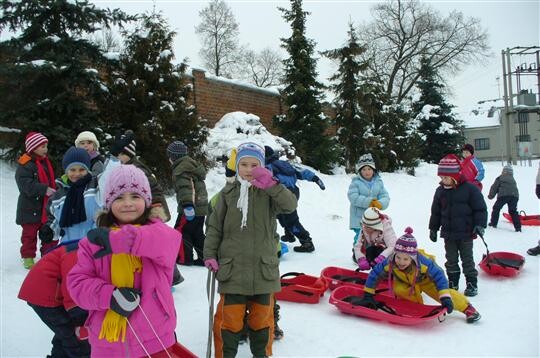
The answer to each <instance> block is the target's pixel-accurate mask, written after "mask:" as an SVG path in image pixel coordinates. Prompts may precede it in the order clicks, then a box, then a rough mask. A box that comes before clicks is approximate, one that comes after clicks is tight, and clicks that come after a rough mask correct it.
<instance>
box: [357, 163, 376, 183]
mask: <svg viewBox="0 0 540 358" xmlns="http://www.w3.org/2000/svg"><path fill="white" fill-rule="evenodd" d="M374 173H375V171H374V170H373V168H372V167H370V166H369V165H364V166H363V167H362V168H361V169H360V175H361V176H362V178H364V179H366V180H371V178H373V174H374Z"/></svg>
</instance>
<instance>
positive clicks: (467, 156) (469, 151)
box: [461, 144, 485, 191]
mask: <svg viewBox="0 0 540 358" xmlns="http://www.w3.org/2000/svg"><path fill="white" fill-rule="evenodd" d="M461 154H462V155H463V161H462V162H461V174H462V175H463V177H464V179H465V181H467V182H469V183H472V184H474V185H476V187H477V188H478V189H480V191H482V187H483V186H482V180H484V172H485V170H484V165H483V164H482V162H481V161H480V159H478V158H476V156H475V155H474V147H473V146H472V144H465V145H464V146H463V148H461Z"/></svg>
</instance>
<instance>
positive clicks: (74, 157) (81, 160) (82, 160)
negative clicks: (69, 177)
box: [62, 147, 90, 172]
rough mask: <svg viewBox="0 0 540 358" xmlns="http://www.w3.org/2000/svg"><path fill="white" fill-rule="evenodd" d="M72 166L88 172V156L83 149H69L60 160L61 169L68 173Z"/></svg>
mask: <svg viewBox="0 0 540 358" xmlns="http://www.w3.org/2000/svg"><path fill="white" fill-rule="evenodd" d="M73 165H80V166H82V167H84V169H86V170H88V171H90V155H89V154H88V153H87V152H86V150H84V149H83V148H75V147H70V148H69V149H68V150H67V151H66V153H65V154H64V158H62V168H64V171H66V172H67V171H68V169H69V168H71V167H72V166H73Z"/></svg>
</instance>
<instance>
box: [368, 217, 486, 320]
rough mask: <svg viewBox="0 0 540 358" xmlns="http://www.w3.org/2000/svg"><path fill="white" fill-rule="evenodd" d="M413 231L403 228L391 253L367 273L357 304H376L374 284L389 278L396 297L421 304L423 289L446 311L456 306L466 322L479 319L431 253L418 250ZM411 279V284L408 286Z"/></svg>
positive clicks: (372, 305)
mask: <svg viewBox="0 0 540 358" xmlns="http://www.w3.org/2000/svg"><path fill="white" fill-rule="evenodd" d="M412 232H413V230H412V229H411V228H410V227H408V228H407V229H405V234H404V235H403V236H401V237H400V238H399V239H398V240H397V241H396V244H395V246H394V253H393V254H392V255H390V256H389V257H388V258H387V259H385V260H384V261H383V262H381V263H380V264H378V265H377V266H375V267H374V268H373V270H372V271H371V272H370V274H369V276H368V279H367V281H366V284H365V287H364V291H365V293H364V298H363V299H362V301H361V302H360V305H361V306H365V307H375V306H376V302H375V299H374V298H373V296H374V294H375V287H377V283H378V282H379V281H380V280H382V279H388V280H389V286H390V287H391V290H393V293H394V294H395V295H396V297H398V298H402V299H405V300H408V301H412V302H416V303H424V301H423V299H422V292H425V293H426V294H427V295H428V296H430V297H431V298H433V299H434V300H436V301H438V302H440V303H441V304H442V305H443V306H444V307H446V309H447V312H448V313H451V312H452V311H453V309H454V308H455V309H456V310H458V311H460V312H463V313H464V314H465V316H466V318H467V323H473V322H476V321H478V320H479V319H480V317H481V316H480V313H478V311H477V310H476V309H475V308H474V307H473V306H472V305H471V304H470V303H469V301H468V300H467V298H466V297H465V296H464V295H463V294H461V293H460V292H458V291H456V290H452V289H449V288H448V280H447V279H446V276H445V275H444V272H443V270H442V269H441V268H440V267H439V266H438V265H437V264H436V263H435V261H434V258H433V257H432V256H431V257H430V256H429V255H427V254H425V253H424V252H423V250H418V249H417V244H416V239H415V238H414V236H412ZM411 282H413V283H414V284H413V285H411V284H410V283H411ZM390 283H391V284H390Z"/></svg>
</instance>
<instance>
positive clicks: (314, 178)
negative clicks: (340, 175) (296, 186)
mask: <svg viewBox="0 0 540 358" xmlns="http://www.w3.org/2000/svg"><path fill="white" fill-rule="evenodd" d="M311 181H312V182H314V183H316V184H317V185H318V186H319V188H321V190H325V189H326V187H325V186H324V183H323V181H322V180H321V178H319V177H318V176H316V175H315V176H314V177H313V178H311Z"/></svg>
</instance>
